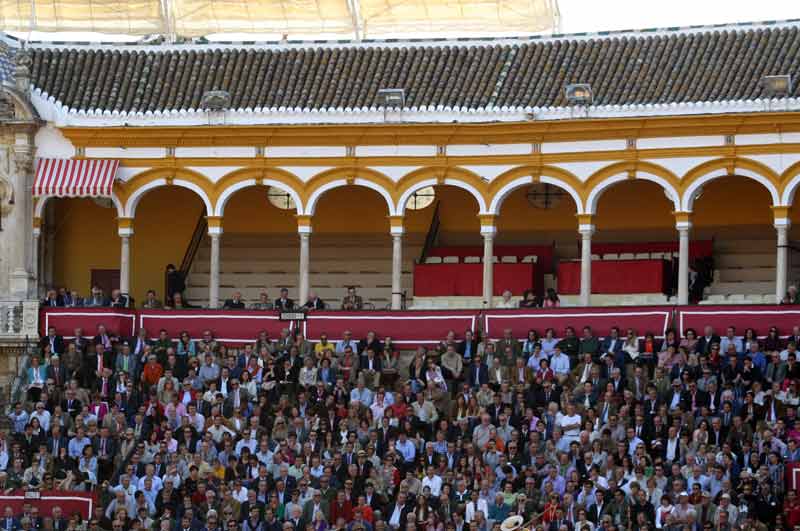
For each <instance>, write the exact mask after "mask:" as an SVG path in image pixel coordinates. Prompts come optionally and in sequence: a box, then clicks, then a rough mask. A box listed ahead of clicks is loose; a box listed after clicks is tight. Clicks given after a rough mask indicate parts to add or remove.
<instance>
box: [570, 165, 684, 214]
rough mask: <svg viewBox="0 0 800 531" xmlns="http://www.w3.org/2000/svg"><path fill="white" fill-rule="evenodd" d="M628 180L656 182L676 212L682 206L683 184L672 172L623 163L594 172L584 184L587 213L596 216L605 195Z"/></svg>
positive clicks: (661, 167) (656, 166)
mask: <svg viewBox="0 0 800 531" xmlns="http://www.w3.org/2000/svg"><path fill="white" fill-rule="evenodd" d="M626 176H627V178H629V179H639V180H645V181H650V182H654V183H656V184H657V185H659V186H660V187H661V188H662V189H663V190H664V191H665V192H667V194H669V197H670V199H671V200H672V202H673V206H674V207H675V210H676V211H679V210H680V206H681V182H680V179H679V178H678V176H677V175H675V174H674V173H673V172H671V171H670V170H668V169H666V168H664V167H663V166H659V165H658V164H654V163H652V162H647V161H623V162H615V163H614V164H609V165H608V166H606V167H604V168H601V169H599V170H597V171H596V172H594V173H593V174H592V175H590V176H589V178H588V179H586V182H585V183H584V184H583V198H584V201H585V205H586V212H587V213H589V214H594V211H595V210H596V208H597V202H598V201H599V199H600V196H602V195H603V193H604V192H605V191H606V190H607V189H609V188H611V187H612V186H614V185H615V184H616V183H618V182H621V181H623V180H625V179H626Z"/></svg>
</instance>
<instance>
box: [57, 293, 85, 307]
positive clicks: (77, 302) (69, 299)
mask: <svg viewBox="0 0 800 531" xmlns="http://www.w3.org/2000/svg"><path fill="white" fill-rule="evenodd" d="M61 297H62V299H63V301H64V306H65V307H67V308H80V307H81V306H83V297H81V296H80V295H79V294H78V292H77V291H67V290H64V294H63V295H62V296H61Z"/></svg>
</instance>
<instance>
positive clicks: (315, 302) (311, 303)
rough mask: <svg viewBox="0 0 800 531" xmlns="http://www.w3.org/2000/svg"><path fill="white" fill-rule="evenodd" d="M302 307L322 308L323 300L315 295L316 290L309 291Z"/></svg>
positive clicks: (307, 308)
mask: <svg viewBox="0 0 800 531" xmlns="http://www.w3.org/2000/svg"><path fill="white" fill-rule="evenodd" d="M303 308H305V309H306V310H324V309H325V302H324V301H323V300H322V299H320V298H319V297H318V296H317V294H316V292H314V291H309V292H308V300H307V301H306V303H305V304H304V305H303Z"/></svg>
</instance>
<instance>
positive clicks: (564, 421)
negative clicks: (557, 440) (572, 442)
mask: <svg viewBox="0 0 800 531" xmlns="http://www.w3.org/2000/svg"><path fill="white" fill-rule="evenodd" d="M556 423H557V424H558V425H559V426H561V429H562V430H563V431H564V436H565V437H577V436H578V435H579V434H580V432H581V429H580V424H581V416H580V415H578V414H575V415H572V416H569V415H564V414H563V413H559V414H558V418H557V419H556ZM571 424H577V425H578V427H577V428H570V429H569V430H566V429H564V426H569V425H571Z"/></svg>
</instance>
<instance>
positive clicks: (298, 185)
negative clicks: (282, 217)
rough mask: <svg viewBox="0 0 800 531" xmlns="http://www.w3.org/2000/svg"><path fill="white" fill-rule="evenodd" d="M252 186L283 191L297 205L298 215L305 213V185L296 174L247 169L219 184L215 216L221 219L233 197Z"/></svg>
mask: <svg viewBox="0 0 800 531" xmlns="http://www.w3.org/2000/svg"><path fill="white" fill-rule="evenodd" d="M251 186H274V187H275V188H278V189H280V190H283V191H284V192H286V193H287V194H289V195H290V196H291V198H292V199H293V200H294V203H295V205H297V214H301V213H302V212H303V201H302V198H301V197H302V196H301V193H302V191H303V184H302V182H301V181H300V179H298V178H297V177H296V176H295V175H294V174H292V173H291V172H288V171H286V170H283V169H280V168H264V169H261V168H245V169H241V170H235V171H233V172H231V173H229V174H227V175H225V176H224V177H223V178H222V179H220V180H219V182H217V184H216V186H215V188H214V194H213V197H214V215H215V216H218V217H221V216H222V215H223V214H224V212H225V205H226V204H227V203H228V200H229V199H230V198H231V196H233V194H235V193H236V192H238V191H239V190H243V189H245V188H249V187H251Z"/></svg>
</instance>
